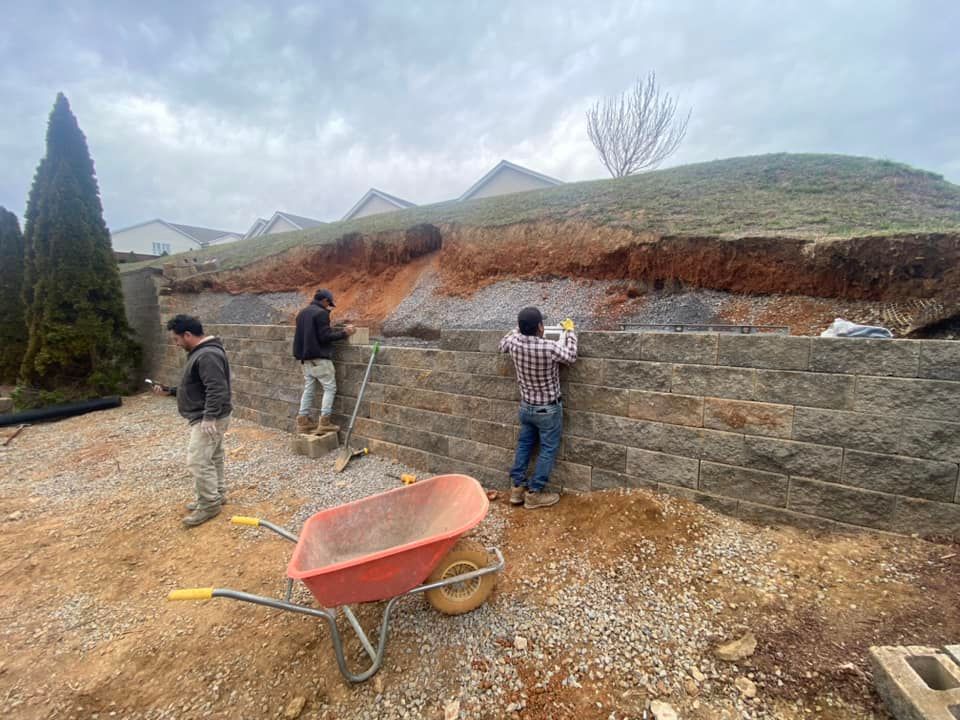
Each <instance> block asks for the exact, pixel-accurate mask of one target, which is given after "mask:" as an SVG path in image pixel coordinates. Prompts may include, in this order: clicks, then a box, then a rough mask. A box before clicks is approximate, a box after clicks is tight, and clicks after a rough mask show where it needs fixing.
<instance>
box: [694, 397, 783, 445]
mask: <svg viewBox="0 0 960 720" xmlns="http://www.w3.org/2000/svg"><path fill="white" fill-rule="evenodd" d="M793 414H794V408H793V406H792V405H775V404H773V403H760V402H750V401H748V400H721V399H718V398H707V399H706V403H705V405H704V410H703V426H704V427H707V428H712V429H714V430H726V431H728V432H739V433H744V434H745V435H767V436H769V437H780V438H789V437H790V436H791V435H792V434H793Z"/></svg>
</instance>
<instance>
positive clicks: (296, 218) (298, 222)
mask: <svg viewBox="0 0 960 720" xmlns="http://www.w3.org/2000/svg"><path fill="white" fill-rule="evenodd" d="M281 218H282V219H284V220H286V221H287V222H288V223H290V224H291V225H293V226H294V227H296V228H297V229H298V230H306V229H307V228H312V227H319V226H320V225H326V223H325V222H323V220H314V219H313V218H308V217H303V216H302V215H294V214H292V213H288V212H281V211H280V210H277V211H276V212H275V213H274V214H273V217H272V218H270V222H268V223H267V224H266V225H264V226H263V230H262V231H260V232H259V233H257V235H258V236H259V235H266V234H267V232H268V231H269V230H270V228H271V227H273V225H274V223H276V222H277V220H279V219H281Z"/></svg>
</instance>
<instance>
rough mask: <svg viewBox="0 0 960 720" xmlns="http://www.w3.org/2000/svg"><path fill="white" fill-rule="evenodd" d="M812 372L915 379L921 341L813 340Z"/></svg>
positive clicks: (811, 353)
mask: <svg viewBox="0 0 960 720" xmlns="http://www.w3.org/2000/svg"><path fill="white" fill-rule="evenodd" d="M812 343H813V344H812V345H811V349H810V369H811V370H814V371H816V372H833V373H848V374H851V375H853V374H859V375H895V376H898V377H916V376H917V372H918V371H919V369H920V346H921V345H922V342H921V341H916V340H883V339H870V338H813V339H812Z"/></svg>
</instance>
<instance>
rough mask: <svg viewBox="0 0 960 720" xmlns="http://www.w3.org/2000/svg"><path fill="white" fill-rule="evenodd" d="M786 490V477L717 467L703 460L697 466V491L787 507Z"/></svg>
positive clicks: (722, 466) (757, 471)
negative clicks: (698, 470) (698, 489)
mask: <svg viewBox="0 0 960 720" xmlns="http://www.w3.org/2000/svg"><path fill="white" fill-rule="evenodd" d="M788 487H789V480H788V478H787V476H786V475H779V474H777V473H769V472H763V471H762V470H748V469H747V468H740V467H733V466H730V465H720V464H718V463H712V462H708V461H706V460H704V461H702V462H701V463H700V490H702V491H703V492H706V493H711V494H714V495H725V496H727V497H731V498H739V499H742V500H749V501H750V502H755V503H761V504H763V505H771V506H774V507H786V506H787V490H788Z"/></svg>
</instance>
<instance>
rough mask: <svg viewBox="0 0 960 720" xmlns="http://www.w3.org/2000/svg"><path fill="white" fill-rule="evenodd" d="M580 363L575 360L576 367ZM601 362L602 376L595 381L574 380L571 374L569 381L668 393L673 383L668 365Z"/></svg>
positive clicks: (619, 361) (628, 361) (670, 366)
mask: <svg viewBox="0 0 960 720" xmlns="http://www.w3.org/2000/svg"><path fill="white" fill-rule="evenodd" d="M580 362H581V361H580V360H577V365H580ZM594 362H596V361H594ZM602 362H603V374H602V376H601V375H600V373H596V374H595V375H596V377H595V379H592V380H589V379H587V380H584V379H577V378H574V377H573V374H571V375H570V380H571V381H573V382H586V383H588V384H594V385H606V386H607V387H618V388H630V389H632V390H655V391H658V392H670V383H671V382H672V381H673V365H672V364H670V363H658V362H633V361H630V360H603V361H602ZM601 377H602V380H601V379H600V378H601Z"/></svg>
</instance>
